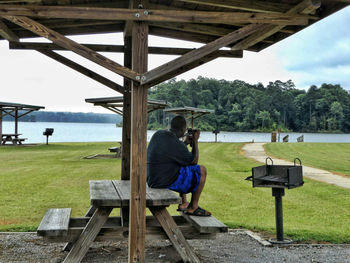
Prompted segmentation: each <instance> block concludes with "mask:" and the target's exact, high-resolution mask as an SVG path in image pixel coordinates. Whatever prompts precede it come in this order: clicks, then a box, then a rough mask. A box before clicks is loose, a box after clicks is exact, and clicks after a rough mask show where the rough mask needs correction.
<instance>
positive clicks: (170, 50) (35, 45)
mask: <svg viewBox="0 0 350 263" xmlns="http://www.w3.org/2000/svg"><path fill="white" fill-rule="evenodd" d="M81 45H83V46H86V47H87V48H89V49H91V50H94V51H100V52H117V53H121V52H125V45H123V46H122V45H100V44H98V45H96V44H81ZM9 48H10V49H20V50H22V49H34V50H37V49H40V50H67V49H65V48H63V47H60V46H58V45H56V44H53V43H39V42H10V43H9ZM193 50H195V49H194V48H174V47H148V53H149V54H155V55H184V54H186V53H187V52H190V51H193ZM242 56H243V52H242V51H231V50H219V51H218V57H227V58H241V57H242ZM124 67H128V66H126V64H125V63H124Z"/></svg>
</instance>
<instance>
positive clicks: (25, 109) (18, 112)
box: [0, 102, 45, 145]
mask: <svg viewBox="0 0 350 263" xmlns="http://www.w3.org/2000/svg"><path fill="white" fill-rule="evenodd" d="M40 109H45V107H43V106H34V105H28V104H19V103H11V102H0V138H2V134H3V133H2V121H3V118H4V117H5V116H7V115H10V116H12V117H13V118H14V119H15V131H14V132H15V134H18V119H19V118H21V117H23V116H25V115H27V114H29V113H31V112H33V111H37V110H40ZM0 145H1V144H0Z"/></svg>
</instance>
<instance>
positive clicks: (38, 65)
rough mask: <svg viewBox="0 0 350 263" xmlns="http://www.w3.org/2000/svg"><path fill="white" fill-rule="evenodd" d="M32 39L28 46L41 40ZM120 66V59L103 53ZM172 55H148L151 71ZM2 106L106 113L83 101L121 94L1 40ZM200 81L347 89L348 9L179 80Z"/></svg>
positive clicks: (106, 40) (98, 39) (165, 42)
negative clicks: (289, 83) (256, 50)
mask: <svg viewBox="0 0 350 263" xmlns="http://www.w3.org/2000/svg"><path fill="white" fill-rule="evenodd" d="M72 39H74V40H76V41H78V42H80V43H101V44H119V45H121V44H122V43H123V42H122V35H121V34H108V35H103V36H97V35H93V36H86V37H82V36H79V37H72ZM39 40H40V39H35V40H33V39H30V40H28V41H39ZM149 45H150V46H168V47H199V46H200V45H198V44H194V43H189V42H183V41H176V40H171V39H166V38H159V37H152V36H150V38H149ZM59 53H60V54H62V55H64V56H67V57H69V58H71V59H73V60H74V61H76V62H79V63H81V64H83V65H84V66H86V67H88V68H90V69H93V70H94V71H96V72H98V73H100V74H102V75H104V76H106V77H108V78H110V79H111V80H113V81H115V82H117V83H119V84H122V78H121V77H119V76H117V75H116V74H114V73H111V72H110V71H108V70H106V69H103V68H101V67H99V66H97V65H96V64H94V63H92V62H89V61H87V60H85V59H83V58H81V57H79V56H78V55H75V54H71V53H69V52H59ZM103 55H106V56H108V57H109V58H112V59H114V60H115V61H116V62H118V63H120V64H122V61H123V56H122V55H118V54H110V53H103ZM174 58H176V57H175V56H160V55H150V58H149V69H152V68H154V67H156V66H159V65H162V64H163V63H165V62H167V61H170V60H172V59H174ZM0 59H1V60H0V61H1V63H0V74H1V75H0V76H1V81H0V91H1V95H0V101H5V102H17V103H24V104H33V105H40V106H45V108H46V110H48V111H75V112H105V113H110V112H109V111H108V110H105V109H103V108H100V107H94V106H92V105H90V104H87V103H85V98H97V97H109V96H119V95H120V94H119V93H116V92H115V91H113V90H111V89H109V88H107V87H105V86H103V85H102V84H99V83H98V82H95V81H94V80H91V79H89V78H87V77H85V76H84V75H81V74H80V73H77V72H75V71H74V70H72V69H70V68H68V67H66V66H64V65H62V64H60V63H58V62H56V61H54V60H52V59H50V58H48V57H46V56H44V55H42V54H40V53H37V52H35V51H27V50H9V48H8V42H7V41H0ZM198 76H203V77H210V78H216V79H226V80H235V79H240V80H244V81H246V82H248V83H251V84H255V83H258V82H262V83H263V84H264V85H266V84H268V82H269V81H275V80H282V81H287V80H289V79H291V80H292V81H293V82H294V83H295V84H296V87H297V88H299V89H307V88H308V87H309V86H310V85H313V84H314V85H317V86H319V85H321V84H322V83H331V84H340V85H341V86H342V87H343V88H345V89H347V90H350V77H349V76H350V7H347V8H345V9H343V10H341V11H339V12H337V13H335V14H333V15H332V16H329V17H327V18H325V19H323V20H322V21H319V22H317V23H315V24H314V25H312V26H310V27H308V28H306V29H305V30H302V31H301V32H299V33H297V34H294V35H293V36H291V37H289V38H287V39H285V40H283V41H280V42H279V43H277V44H275V45H273V46H272V47H269V48H267V49H265V50H263V51H261V52H259V53H254V52H244V57H243V59H235V58H231V59H229V58H219V59H216V60H214V61H212V62H209V63H207V64H205V65H202V66H200V67H198V68H196V69H193V70H191V71H189V72H187V73H184V74H182V75H180V76H178V77H177V79H178V80H179V79H185V80H189V79H191V78H197V77H198Z"/></svg>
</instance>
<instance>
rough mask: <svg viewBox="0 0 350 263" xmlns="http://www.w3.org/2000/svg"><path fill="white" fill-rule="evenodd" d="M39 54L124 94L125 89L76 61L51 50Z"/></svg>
mask: <svg viewBox="0 0 350 263" xmlns="http://www.w3.org/2000/svg"><path fill="white" fill-rule="evenodd" d="M37 51H38V52H40V53H41V54H43V55H46V56H48V57H50V58H52V59H54V60H56V61H57V62H60V63H62V64H64V65H66V66H68V67H70V68H72V69H74V70H76V71H78V72H80V73H81V74H83V75H85V76H87V77H89V78H91V79H93V80H95V81H97V82H99V83H101V84H103V85H105V86H107V87H108V88H111V89H112V90H115V91H117V92H120V93H122V94H123V93H124V87H123V86H121V85H119V84H117V83H115V82H113V81H111V80H109V79H107V78H105V77H103V76H102V75H100V74H97V73H95V72H94V71H92V70H90V69H88V68H85V67H83V66H81V65H79V64H78V63H75V62H74V61H72V60H70V59H68V58H65V57H64V56H61V55H59V54H57V53H55V52H53V51H50V50H41V49H37Z"/></svg>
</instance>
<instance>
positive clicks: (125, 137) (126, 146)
mask: <svg viewBox="0 0 350 263" xmlns="http://www.w3.org/2000/svg"><path fill="white" fill-rule="evenodd" d="M124 47H125V49H124V66H125V67H128V68H131V67H132V53H131V50H132V38H131V37H130V36H126V37H124ZM124 89H125V92H124V96H123V112H124V117H123V130H122V144H123V147H122V164H121V169H122V171H121V179H122V180H130V162H131V160H130V146H131V81H130V80H129V79H127V78H124Z"/></svg>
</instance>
